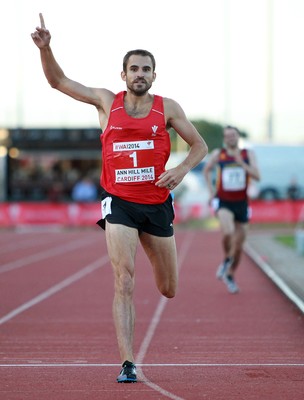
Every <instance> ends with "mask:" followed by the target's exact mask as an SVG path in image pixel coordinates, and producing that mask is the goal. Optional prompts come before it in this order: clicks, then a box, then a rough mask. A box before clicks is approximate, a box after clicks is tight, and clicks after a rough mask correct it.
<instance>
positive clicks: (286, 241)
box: [275, 235, 296, 249]
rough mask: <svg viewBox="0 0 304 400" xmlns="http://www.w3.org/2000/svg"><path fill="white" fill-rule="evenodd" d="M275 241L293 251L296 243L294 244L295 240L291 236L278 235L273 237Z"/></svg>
mask: <svg viewBox="0 0 304 400" xmlns="http://www.w3.org/2000/svg"><path fill="white" fill-rule="evenodd" d="M275 240H277V241H278V242H280V243H281V244H283V245H285V246H288V247H291V248H292V249H295V247H296V243H295V238H294V236H293V235H280V236H275Z"/></svg>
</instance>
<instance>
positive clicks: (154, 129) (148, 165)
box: [101, 92, 170, 204]
mask: <svg viewBox="0 0 304 400" xmlns="http://www.w3.org/2000/svg"><path fill="white" fill-rule="evenodd" d="M125 93H126V92H120V93H118V94H117V95H116V96H115V99H114V101H113V104H112V108H111V112H110V116H109V121H108V125H107V127H106V129H105V131H104V132H103V133H102V134H101V144H102V161H103V162H102V174H101V186H102V187H103V188H104V189H105V190H106V191H107V192H109V193H111V194H113V195H115V196H118V197H120V198H122V199H124V200H127V201H132V202H136V203H142V204H160V203H163V202H164V201H166V199H167V197H168V195H169V191H168V190H167V189H166V188H159V187H157V186H155V182H156V181H157V180H158V177H159V175H160V174H161V173H162V172H164V171H165V165H166V163H167V160H168V158H169V154H170V137H169V133H168V132H167V130H166V124H165V117H164V106H163V99H162V97H159V96H156V95H155V96H154V101H153V104H152V107H151V110H150V113H149V115H148V116H147V117H145V118H132V117H130V116H129V115H128V114H127V113H126V112H125V109H124V96H125Z"/></svg>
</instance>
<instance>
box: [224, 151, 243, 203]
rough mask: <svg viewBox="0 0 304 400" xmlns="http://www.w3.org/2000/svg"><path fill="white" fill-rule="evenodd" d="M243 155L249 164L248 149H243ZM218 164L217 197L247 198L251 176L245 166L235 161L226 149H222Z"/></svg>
mask: <svg viewBox="0 0 304 400" xmlns="http://www.w3.org/2000/svg"><path fill="white" fill-rule="evenodd" d="M241 156H242V158H243V160H244V162H245V163H247V164H248V163H249V160H248V154H247V150H246V149H243V150H241ZM218 165H219V171H218V179H217V197H218V198H219V199H221V200H226V201H240V200H246V199H247V187H248V180H249V176H248V174H247V173H246V171H245V170H244V168H242V167H241V166H240V165H238V164H237V163H236V162H235V159H234V157H233V156H230V155H229V154H228V153H227V150H226V149H222V150H221V152H220V155H219V161H218Z"/></svg>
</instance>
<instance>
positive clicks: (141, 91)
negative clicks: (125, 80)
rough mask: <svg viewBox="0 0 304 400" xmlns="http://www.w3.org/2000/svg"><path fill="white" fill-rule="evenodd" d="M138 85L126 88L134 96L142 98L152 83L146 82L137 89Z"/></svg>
mask: <svg viewBox="0 0 304 400" xmlns="http://www.w3.org/2000/svg"><path fill="white" fill-rule="evenodd" d="M137 85H138V83H133V84H128V85H127V88H128V89H129V91H130V92H131V93H132V94H134V95H135V96H139V97H141V96H144V95H145V94H146V93H148V91H149V90H150V88H151V86H152V83H151V84H148V83H147V82H146V81H145V82H142V83H141V84H140V87H137Z"/></svg>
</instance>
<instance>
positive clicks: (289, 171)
mask: <svg viewBox="0 0 304 400" xmlns="http://www.w3.org/2000/svg"><path fill="white" fill-rule="evenodd" d="M248 147H249V148H251V149H252V151H253V152H254V153H255V156H256V159H257V163H258V166H259V170H260V174H261V180H260V181H259V182H256V181H253V180H252V181H251V184H250V189H249V196H250V197H251V198H258V199H265V200H277V199H287V198H288V197H289V195H288V187H289V186H290V184H291V183H294V184H296V185H297V187H298V198H301V199H303V198H304V146H300V145H299V146H283V145H273V144H269V145H250V146H248Z"/></svg>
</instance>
